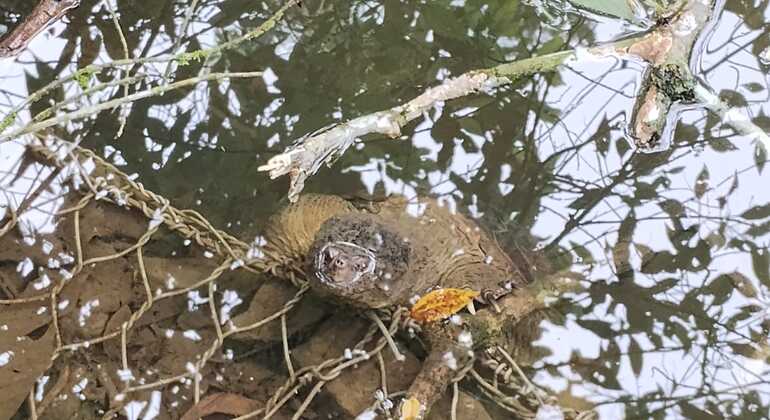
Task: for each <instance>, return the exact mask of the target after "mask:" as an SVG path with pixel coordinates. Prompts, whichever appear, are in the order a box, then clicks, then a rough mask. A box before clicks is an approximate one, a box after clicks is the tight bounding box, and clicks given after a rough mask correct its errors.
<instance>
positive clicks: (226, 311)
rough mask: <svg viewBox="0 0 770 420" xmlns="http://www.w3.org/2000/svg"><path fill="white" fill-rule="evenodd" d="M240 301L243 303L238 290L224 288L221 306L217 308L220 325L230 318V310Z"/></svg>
mask: <svg viewBox="0 0 770 420" xmlns="http://www.w3.org/2000/svg"><path fill="white" fill-rule="evenodd" d="M241 303H243V300H241V298H240V296H238V292H236V291H234V290H225V292H224V293H223V294H222V307H221V308H220V309H219V321H220V322H221V324H222V325H224V324H226V323H227V321H229V320H230V311H232V310H233V308H235V307H236V306H238V305H240V304H241Z"/></svg>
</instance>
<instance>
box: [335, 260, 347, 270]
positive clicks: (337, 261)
mask: <svg viewBox="0 0 770 420" xmlns="http://www.w3.org/2000/svg"><path fill="white" fill-rule="evenodd" d="M334 265H336V266H337V267H339V268H342V267H345V261H343V260H341V259H339V258H337V259H336V260H334Z"/></svg>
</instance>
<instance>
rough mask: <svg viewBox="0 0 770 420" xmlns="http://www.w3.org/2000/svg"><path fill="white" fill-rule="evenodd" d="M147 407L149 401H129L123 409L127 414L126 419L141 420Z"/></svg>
mask: <svg viewBox="0 0 770 420" xmlns="http://www.w3.org/2000/svg"><path fill="white" fill-rule="evenodd" d="M146 405H147V401H129V402H128V403H127V404H126V405H125V406H124V407H123V411H125V412H126V419H127V420H139V416H141V415H142V411H143V410H144V407H145V406H146Z"/></svg>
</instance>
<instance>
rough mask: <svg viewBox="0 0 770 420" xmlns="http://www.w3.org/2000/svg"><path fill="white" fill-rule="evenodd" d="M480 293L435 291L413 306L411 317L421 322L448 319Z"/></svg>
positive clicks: (471, 291) (450, 290)
mask: <svg viewBox="0 0 770 420" xmlns="http://www.w3.org/2000/svg"><path fill="white" fill-rule="evenodd" d="M478 295H479V292H476V291H473V290H465V289H439V290H434V291H432V292H430V293H428V294H427V295H425V296H423V297H422V298H420V300H418V301H417V303H415V304H414V306H412V310H411V313H410V315H411V317H412V318H414V319H415V320H417V321H420V322H433V321H438V320H440V319H444V318H448V317H450V316H451V315H453V314H455V313H456V312H457V311H459V310H460V309H462V308H464V307H465V306H467V305H468V304H469V303H470V302H471V301H473V298H475V297H476V296H478Z"/></svg>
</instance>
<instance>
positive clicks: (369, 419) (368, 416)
mask: <svg viewBox="0 0 770 420" xmlns="http://www.w3.org/2000/svg"><path fill="white" fill-rule="evenodd" d="M376 418H377V412H376V411H374V410H372V409H371V408H369V409H367V410H365V411H363V412H362V413H361V414H359V415H357V416H356V420H374V419H376Z"/></svg>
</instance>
